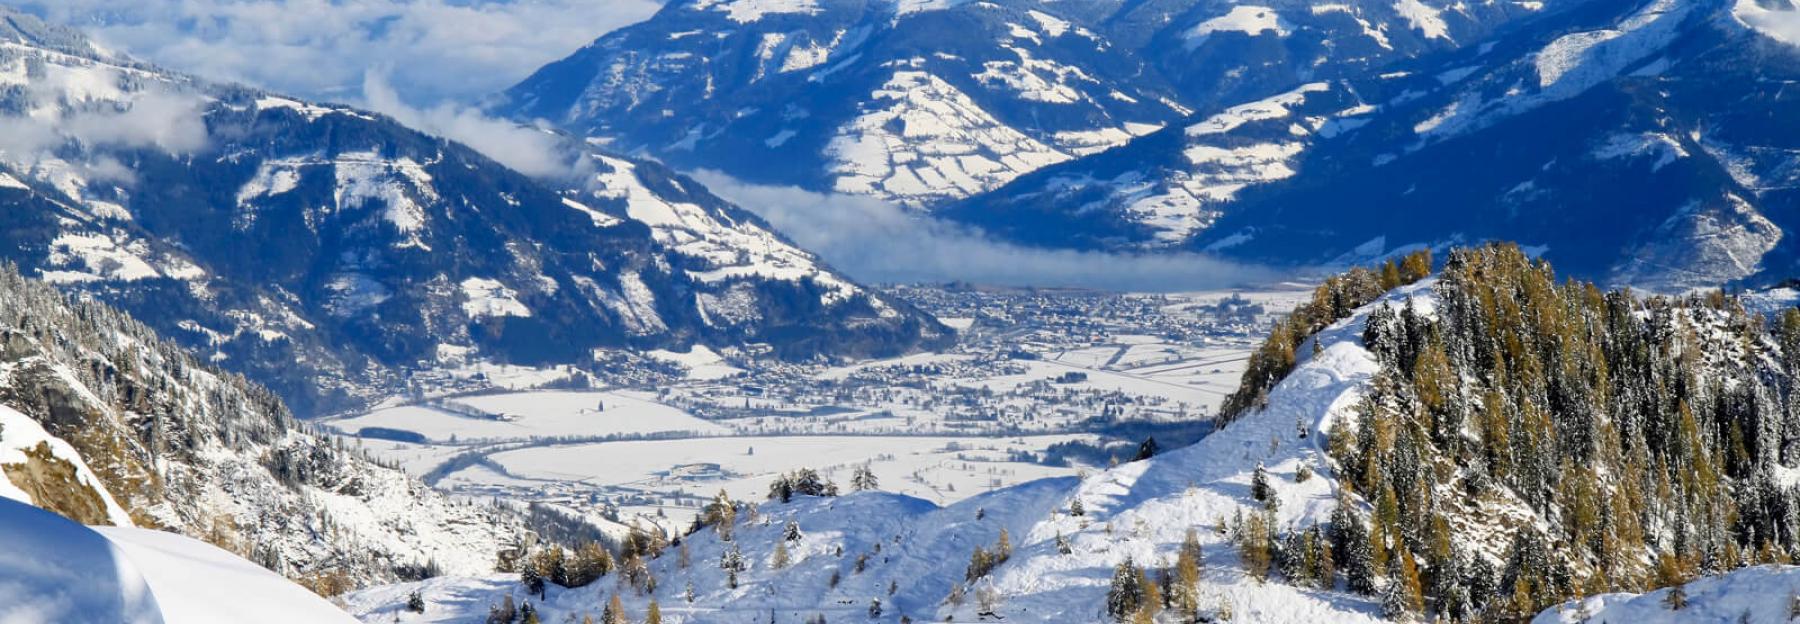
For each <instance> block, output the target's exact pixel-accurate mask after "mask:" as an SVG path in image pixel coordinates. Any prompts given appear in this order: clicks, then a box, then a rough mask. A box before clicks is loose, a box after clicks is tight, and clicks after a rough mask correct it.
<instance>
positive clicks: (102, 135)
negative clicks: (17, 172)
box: [0, 81, 210, 184]
mask: <svg viewBox="0 0 1800 624" xmlns="http://www.w3.org/2000/svg"><path fill="white" fill-rule="evenodd" d="M29 95H30V97H31V99H32V100H33V101H34V102H36V103H37V110H36V111H35V112H33V113H29V114H21V115H4V116H0V157H4V159H5V160H6V161H7V162H9V163H12V164H13V165H15V166H19V167H23V168H26V169H31V168H35V167H37V166H38V165H39V164H41V163H44V162H45V161H47V160H50V159H59V160H63V161H66V162H67V163H68V165H69V166H74V167H77V168H79V169H81V170H82V171H83V172H84V174H85V175H86V177H88V178H89V179H91V180H94V181H110V182H117V183H122V184H130V183H131V182H133V181H134V180H135V177H136V176H135V174H134V173H133V172H132V171H131V170H130V169H129V168H127V167H126V166H125V165H124V164H123V163H120V162H119V161H118V160H117V159H116V158H113V157H112V156H110V155H107V154H104V153H98V152H97V150H102V149H157V150H162V151H164V152H168V153H169V154H174V155H188V154H194V153H197V152H200V151H202V150H205V149H206V147H207V145H208V143H209V142H210V136H209V134H208V132H207V128H206V119H205V106H206V102H205V101H204V100H202V99H201V98H200V97H199V96H196V95H193V94H186V93H177V92H169V91H163V90H160V89H154V88H153V89H152V90H150V91H146V92H142V93H137V94H133V95H130V96H127V97H126V99H123V100H120V101H119V102H117V103H115V104H113V105H108V106H99V107H88V108H82V109H76V110H68V109H65V108H63V107H62V106H61V105H60V104H59V102H60V100H61V99H63V98H64V97H65V92H64V91H63V90H62V89H61V87H59V86H58V83H57V82H56V81H45V82H41V83H36V84H33V85H32V87H31V92H30V93H29Z"/></svg>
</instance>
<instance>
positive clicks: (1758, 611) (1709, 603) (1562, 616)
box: [1531, 565, 1800, 624]
mask: <svg viewBox="0 0 1800 624" xmlns="http://www.w3.org/2000/svg"><path fill="white" fill-rule="evenodd" d="M1682 589H1683V591H1686V592H1687V601H1688V602H1687V606H1686V607H1684V608H1682V609H1681V610H1679V611H1677V610H1672V609H1670V608H1669V607H1668V604H1667V603H1666V602H1665V601H1666V600H1667V599H1668V597H1669V593H1670V592H1671V591H1674V590H1672V589H1668V588H1664V589H1659V590H1656V591H1653V592H1649V593H1646V594H1601V595H1598V596H1590V597H1588V598H1584V599H1581V600H1574V601H1570V602H1568V603H1564V604H1562V605H1558V606H1556V607H1553V608H1550V609H1547V610H1545V611H1544V612H1543V613H1540V614H1538V616H1537V618H1536V619H1533V620H1532V621H1531V622H1532V624H1580V623H1583V622H1614V623H1618V624H1680V623H1690V622H1709V623H1717V624H1728V623H1731V622H1787V621H1790V620H1791V618H1790V617H1789V609H1790V608H1791V605H1790V601H1791V600H1792V596H1793V595H1794V594H1795V593H1796V592H1800V567H1795V566H1787V565H1765V566H1757V567H1753V568H1743V569H1740V570H1733V571H1731V572H1728V573H1725V574H1722V575H1718V576H1711V577H1707V578H1702V579H1697V580H1694V581H1690V582H1689V583H1688V584H1687V585H1685V586H1683V588H1682Z"/></svg>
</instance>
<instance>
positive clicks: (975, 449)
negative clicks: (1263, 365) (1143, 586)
mask: <svg viewBox="0 0 1800 624" xmlns="http://www.w3.org/2000/svg"><path fill="white" fill-rule="evenodd" d="M896 292H897V294H898V295H899V296H901V297H902V298H906V299H908V300H910V301H913V302H914V303H915V304H916V305H920V306H921V307H924V308H925V309H926V310H928V311H930V312H932V313H933V314H937V315H939V316H945V317H950V318H956V319H959V322H958V325H959V326H960V327H961V329H962V341H961V343H960V344H959V345H958V346H957V348H955V349H953V350H951V351H948V352H944V353H923V354H915V355H909V356H904V357H898V358H892V359H886V360H875V361H862V362H849V363H808V364H796V363H788V362H778V361H769V360H765V359H759V358H756V357H751V356H747V355H746V354H744V353H742V352H739V351H736V350H723V351H714V350H712V349H707V348H704V347H700V348H696V349H693V350H692V351H690V352H686V353H678V352H662V351H658V352H651V353H648V354H646V356H647V357H648V359H649V360H650V361H655V362H660V363H662V364H663V365H668V366H673V367H674V368H673V370H675V371H677V372H676V373H675V374H674V375H673V376H672V377H667V378H665V381H663V382H660V383H657V384H655V385H654V387H653V388H648V387H646V388H642V389H609V390H592V391H566V390H557V391H548V390H525V391H515V392H500V393H493V394H476V395H460V396H451V397H439V398H433V399H428V400H422V401H417V402H413V403H401V402H394V403H391V404H389V405H386V406H384V407H382V408H380V409H377V410H374V411H372V412H369V413H366V414H359V415H353V416H349V417H344V418H338V419H332V420H328V421H326V422H325V425H326V426H327V427H329V428H330V429H332V430H334V431H335V432H337V433H339V434H340V435H345V436H351V437H355V436H358V434H363V435H361V437H360V438H358V439H357V440H356V442H355V443H356V444H358V445H359V446H360V447H361V448H362V449H364V450H366V451H368V452H370V453H372V454H374V455H375V456H377V457H380V458H383V459H385V460H388V461H392V462H395V463H397V464H398V465H400V466H401V467H403V468H404V469H405V470H407V471H408V472H410V473H412V474H415V475H420V476H424V477H426V478H427V481H428V482H430V483H432V484H433V485H435V486H437V487H439V488H441V489H444V490H447V491H450V492H453V493H456V494H459V495H462V496H467V497H476V498H483V499H485V498H489V497H499V498H508V499H514V500H530V501H536V502H543V503H549V504H553V505H556V506H558V507H560V508H563V509H565V510H567V511H570V512H573V513H576V514H578V515H581V516H583V517H587V518H590V519H593V520H595V521H596V522H597V523H599V524H601V525H603V526H610V524H611V523H612V522H619V523H629V522H630V521H632V520H638V521H641V522H646V523H654V524H657V525H660V526H664V527H670V528H679V527H685V526H686V525H687V524H688V523H689V521H690V520H691V518H692V516H693V514H694V512H695V510H696V509H698V508H699V506H701V505H703V504H704V503H705V502H706V501H707V500H708V499H710V497H712V496H713V495H715V494H716V493H717V492H718V491H720V490H721V489H722V490H725V491H726V492H728V493H729V494H730V495H732V496H733V497H737V498H746V499H760V498H762V496H763V494H764V493H765V492H766V491H767V487H768V483H769V481H770V480H771V479H772V478H773V477H775V476H776V475H777V474H779V473H782V472H787V471H791V470H795V469H799V468H813V469H816V470H819V471H821V472H822V473H823V474H824V475H825V476H827V477H828V478H831V479H833V480H835V481H837V482H838V483H839V484H840V485H842V486H845V487H846V489H847V486H848V481H849V476H850V473H851V471H852V470H853V469H854V468H855V467H857V466H862V465H865V464H866V465H869V466H870V467H871V469H872V470H874V472H875V474H876V475H877V477H879V479H880V481H881V485H882V489H883V490H886V491H891V492H897V493H901V494H905V495H908V496H912V497H917V498H919V499H921V500H924V501H929V502H931V503H935V504H939V505H950V504H954V503H957V502H958V501H962V500H964V499H966V498H968V497H970V496H973V495H976V494H979V493H981V492H985V491H990V490H993V489H997V488H1003V487H1007V486H1012V485H1016V484H1019V483H1024V482H1027V481H1031V480H1035V479H1042V478H1047V477H1065V476H1071V475H1074V474H1077V473H1078V472H1080V471H1082V470H1084V469H1087V470H1093V469H1097V468H1099V466H1085V467H1084V466H1080V465H1067V466H1064V465H1057V466H1051V465H1045V464H1044V463H1042V462H1043V461H1044V458H1045V457H1046V455H1047V453H1046V451H1047V450H1048V449H1050V448H1051V447H1052V445H1056V444H1061V443H1069V442H1075V443H1083V444H1097V443H1101V442H1110V443H1111V444H1114V445H1118V444H1130V445H1135V444H1136V443H1137V442H1138V441H1139V440H1136V439H1133V440H1123V439H1115V438H1107V437H1106V436H1105V434H1104V433H1102V432H1103V431H1104V430H1105V429H1107V428H1108V427H1111V426H1113V425H1115V424H1119V423H1132V422H1152V423H1163V426H1172V425H1173V424H1174V423H1197V422H1199V421H1203V420H1204V419H1205V418H1207V417H1210V416H1211V415H1212V413H1213V411H1214V410H1216V409H1217V406H1218V404H1219V403H1220V401H1221V400H1222V399H1223V398H1224V396H1225V395H1226V394H1228V393H1229V392H1230V391H1231V390H1232V388H1234V387H1235V386H1236V385H1237V382H1238V378H1239V377H1240V376H1241V375H1242V374H1243V369H1244V364H1245V360H1246V354H1247V353H1248V352H1249V350H1250V349H1252V348H1253V347H1254V345H1256V344H1257V343H1258V342H1259V341H1260V340H1261V338H1262V334H1263V333H1264V332H1265V331H1266V327H1267V323H1268V322H1269V321H1270V320H1271V319H1273V318H1274V317H1275V315H1277V314H1280V313H1283V312H1285V311H1286V310H1288V309H1291V307H1292V306H1293V303H1294V302H1295V301H1296V300H1298V299H1300V298H1302V297H1304V296H1306V293H1307V290H1306V289H1304V288H1301V287H1291V288H1290V287H1282V288H1277V289H1272V290H1268V291H1263V292H1248V293H1238V292H1229V291H1220V292H1204V293H1184V294H1173V295H1134V294H1107V293H1095V292H1086V291H1074V292H1063V293H1055V292H1052V293H1043V292H1038V291H983V290H979V289H975V290H966V291H948V290H942V289H933V288H927V287H908V288H902V289H899V290H897V291H896ZM1114 454H1117V453H1114ZM1088 457H1090V458H1092V457H1093V456H1092V455H1089V456H1088ZM1100 463H1104V461H1103V460H1102V461H1100Z"/></svg>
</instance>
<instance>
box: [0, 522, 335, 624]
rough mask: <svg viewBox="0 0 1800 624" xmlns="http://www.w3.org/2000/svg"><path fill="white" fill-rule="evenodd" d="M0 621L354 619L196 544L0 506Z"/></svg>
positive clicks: (230, 623)
mask: <svg viewBox="0 0 1800 624" xmlns="http://www.w3.org/2000/svg"><path fill="white" fill-rule="evenodd" d="M0 621H4V622H19V623H21V624H23V623H26V622H67V623H70V624H90V623H91V624H164V623H167V624H176V623H180V624H236V623H239V622H269V623H271V624H274V623H283V624H286V623H293V624H302V623H305V624H314V623H318V624H324V623H331V622H340V623H347V622H354V621H356V620H354V619H352V618H351V617H350V615H349V614H347V613H344V612H343V610H341V609H338V608H337V607H336V606H335V605H332V604H331V603H330V602H327V601H325V599H323V598H320V597H318V595H316V594H313V593H312V592H309V591H307V590H306V589H305V588H302V587H300V586H299V585H296V584H294V583H293V582H292V581H289V580H287V579H284V578H281V577H279V576H276V575H275V574H274V573H272V572H269V571H268V570H265V569H262V568H260V567H257V566H256V564H253V563H250V562H249V561H245V560H244V559H242V558H240V557H238V556H236V555H233V554H231V553H228V552H225V551H223V550H219V549H218V548H216V547H213V546H211V545H208V544H205V543H203V542H200V541H197V540H194V539H190V538H187V537H182V536H180V535H175V534H172V533H165V532H161V531H154V530H148V529H137V528H126V527H100V528H90V527H84V526H82V525H80V524H77V523H75V522H73V521H71V520H69V519H67V518H64V517H61V516H58V515H56V514H54V513H50V512H48V511H44V510H42V509H38V508H35V507H32V506H30V505H28V504H23V503H20V502H17V501H14V500H9V499H7V498H5V497H0Z"/></svg>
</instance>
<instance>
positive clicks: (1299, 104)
mask: <svg viewBox="0 0 1800 624" xmlns="http://www.w3.org/2000/svg"><path fill="white" fill-rule="evenodd" d="M1795 15H1796V13H1795V12H1794V11H1793V10H1792V8H1791V7H1790V6H1787V5H1785V4H1780V3H1777V4H1763V3H1757V2H1754V1H1752V0H1745V1H1744V2H1736V3H1733V2H1728V1H1715V0H1651V1H1642V2H1640V1H1635V0H1633V1H1607V2H1589V3H1583V4H1581V5H1580V6H1578V7H1576V8H1574V9H1572V10H1569V11H1563V12H1559V13H1554V14H1547V15H1544V16H1542V17H1539V18H1535V19H1531V20H1524V21H1519V22H1515V23H1514V26H1515V27H1513V28H1509V29H1506V30H1505V31H1503V32H1500V33H1498V34H1496V35H1494V36H1493V37H1491V38H1486V39H1483V40H1480V41H1465V42H1464V43H1466V44H1468V45H1464V46H1462V47H1460V48H1458V49H1456V50H1453V51H1449V52H1444V53H1439V54H1433V55H1427V56H1425V57H1422V58H1418V59H1411V60H1404V61H1400V62H1397V63H1395V64H1393V65H1390V66H1387V67H1383V68H1381V69H1380V70H1378V71H1377V72H1374V73H1370V74H1366V75H1362V76H1352V77H1348V78H1344V79H1339V80H1316V81H1312V82H1308V83H1306V84H1303V85H1298V86H1296V87H1294V88H1293V89H1292V90H1291V91H1288V92H1287V93H1285V94H1281V95H1276V96H1274V97H1271V98H1268V99H1265V100H1261V101H1259V102H1256V103H1254V104H1248V105H1240V106H1237V107H1234V108H1232V109H1229V110H1226V111H1223V112H1218V113H1204V114H1201V115H1198V116H1196V117H1194V118H1191V119H1189V120H1188V121H1186V122H1183V123H1182V124H1180V125H1179V126H1177V127H1174V128H1170V129H1168V130H1165V131H1163V132H1161V133H1158V134H1156V135H1152V136H1149V137H1145V138H1143V139H1139V140H1137V141H1134V142H1133V143H1132V144H1130V145H1128V146H1126V147H1123V148H1120V149H1118V150H1115V151H1113V152H1109V153H1106V154H1103V155H1100V156H1096V157H1092V158H1088V159H1084V160H1081V161H1077V162H1072V163H1067V164H1064V165H1059V166H1056V167H1051V168H1048V169H1046V170H1043V171H1040V172H1038V173H1036V174H1033V175H1031V176H1027V177H1024V178H1022V179H1020V180H1018V181H1017V182H1015V183H1013V184H1012V185H1010V186H1008V187H1005V188H1002V189H1000V190H998V191H995V192H993V193H991V194H988V195H986V196H982V197H977V198H975V199H973V200H970V201H969V202H967V203H965V204H963V205H960V206H957V207H955V208H953V209H949V210H947V211H946V212H945V214H947V215H950V216H953V217H956V218H960V219H963V220H966V221H968V222H972V223H976V224H979V225H981V226H983V227H984V228H986V229H987V230H988V231H990V232H992V233H996V234H999V235H1002V236H1005V237H1009V238H1014V239H1017V240H1022V241H1028V242H1032V243H1035V244H1042V245H1051V246H1074V247H1084V248H1111V249H1170V248H1179V249H1198V250H1206V251H1213V252H1217V253H1220V254H1223V255H1227V256H1233V257H1239V258H1247V259H1255V260H1266V261H1276V262H1283V263H1312V262H1329V261H1333V260H1341V259H1346V258H1356V257H1368V256H1370V255H1379V254H1382V253H1385V252H1387V251H1390V250H1392V249H1394V248H1398V247H1402V246H1404V245H1408V244H1418V243H1424V244H1441V243H1444V242H1450V241H1456V240H1480V239H1488V238H1493V239H1501V240H1516V241H1520V242H1521V243H1523V244H1528V245H1535V246H1539V247H1542V248H1544V251H1545V254H1546V256H1547V257H1549V258H1551V259H1553V260H1555V261H1556V262H1557V263H1558V266H1559V267H1561V268H1564V269H1565V270H1569V271H1571V272H1573V273H1575V274H1578V275H1583V276H1589V277H1594V278H1600V279H1603V280H1605V281H1608V282H1613V283H1630V284H1633V285H1638V286H1641V287H1648V288H1653V289H1658V290H1682V289H1686V288H1692V287H1703V286H1715V285H1718V284H1721V283H1727V282H1733V281H1738V280H1745V279H1749V280H1760V279H1765V278H1766V279H1769V280H1771V281H1774V280H1779V279H1780V278H1783V277H1785V276H1787V275H1789V274H1791V273H1792V271H1793V270H1794V262H1795V253H1794V251H1793V247H1792V246H1793V241H1792V240H1791V237H1788V236H1785V232H1787V231H1788V230H1789V228H1791V227H1793V226H1794V223H1792V222H1791V219H1790V218H1789V216H1788V215H1790V214H1792V213H1794V210H1793V207H1792V202H1793V193H1792V191H1791V190H1790V189H1791V188H1792V187H1793V186H1794V184H1793V179H1794V175H1793V171H1794V164H1793V163H1794V154H1795V153H1796V150H1797V149H1800V138H1797V137H1796V135H1795V133H1794V128H1793V124H1791V123H1789V122H1787V121H1786V118H1787V117H1788V116H1787V115H1785V114H1783V113H1782V111H1784V110H1786V109H1787V108H1788V107H1790V106H1791V102H1792V97H1793V96H1792V94H1790V93H1788V91H1787V89H1786V85H1787V84H1788V83H1790V82H1791V81H1792V80H1794V79H1795V78H1796V76H1795V75H1794V74H1795V68H1796V67H1800V62H1796V61H1797V60H1800V47H1796V45H1795V43H1794V41H1793V37H1792V32H1793V31H1792V29H1788V28H1785V27H1784V26H1783V24H1785V23H1786V22H1784V21H1783V20H1793V19H1795V17H1794V16H1795Z"/></svg>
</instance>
